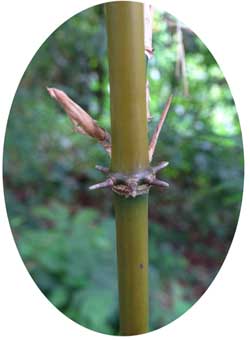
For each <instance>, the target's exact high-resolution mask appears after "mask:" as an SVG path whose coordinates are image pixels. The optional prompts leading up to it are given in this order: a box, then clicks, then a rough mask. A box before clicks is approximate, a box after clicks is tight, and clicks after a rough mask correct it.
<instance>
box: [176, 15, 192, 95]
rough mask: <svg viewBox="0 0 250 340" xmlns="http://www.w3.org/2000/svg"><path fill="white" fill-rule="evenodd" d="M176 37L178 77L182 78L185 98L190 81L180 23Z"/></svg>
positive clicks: (177, 26)
mask: <svg viewBox="0 0 250 340" xmlns="http://www.w3.org/2000/svg"><path fill="white" fill-rule="evenodd" d="M176 35H177V61H176V77H177V78H182V81H183V91H184V96H188V95H189V88H188V81H187V70H186V58H185V48H184V42H183V34H182V28H181V24H180V23H179V21H178V22H177V24H176Z"/></svg>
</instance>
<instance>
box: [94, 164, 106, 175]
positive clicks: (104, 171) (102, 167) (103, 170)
mask: <svg viewBox="0 0 250 340" xmlns="http://www.w3.org/2000/svg"><path fill="white" fill-rule="evenodd" d="M95 168H96V170H98V171H101V172H102V173H103V174H107V173H109V168H106V167H105V166H101V165H96V166H95Z"/></svg>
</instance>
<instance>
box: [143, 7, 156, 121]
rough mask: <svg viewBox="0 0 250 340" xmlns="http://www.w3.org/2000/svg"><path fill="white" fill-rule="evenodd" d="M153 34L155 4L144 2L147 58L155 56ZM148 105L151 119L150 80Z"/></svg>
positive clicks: (147, 93)
mask: <svg viewBox="0 0 250 340" xmlns="http://www.w3.org/2000/svg"><path fill="white" fill-rule="evenodd" d="M152 34H153V6H152V5H150V4H144V46H145V55H146V58H147V60H150V59H151V58H152V57H153V52H154V50H153V46H152ZM146 105H147V120H148V121H151V119H152V117H151V114H150V108H149V106H150V89H149V81H148V79H147V81H146Z"/></svg>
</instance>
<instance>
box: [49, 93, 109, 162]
mask: <svg viewBox="0 0 250 340" xmlns="http://www.w3.org/2000/svg"><path fill="white" fill-rule="evenodd" d="M47 90H48V92H49V94H50V96H51V97H52V98H53V99H55V100H56V101H57V102H58V103H59V104H60V106H61V107H62V108H63V109H64V110H65V111H66V113H67V115H68V117H69V118H70V120H71V122H72V124H73V126H74V130H75V131H76V132H79V133H81V134H83V135H88V136H90V137H92V138H95V139H96V140H97V141H98V142H99V143H100V144H101V145H102V146H103V147H104V149H105V150H106V152H107V153H108V154H109V156H111V137H110V135H109V133H108V132H107V131H106V130H104V129H103V128H101V127H100V126H99V125H98V124H97V122H96V121H95V120H94V119H93V118H92V117H91V116H90V115H89V114H88V113H87V112H86V111H85V110H83V109H82V108H81V107H80V106H79V105H78V104H76V103H75V102H74V101H73V100H72V99H71V98H70V97H69V96H67V94H66V93H65V92H63V91H61V90H58V89H56V88H47Z"/></svg>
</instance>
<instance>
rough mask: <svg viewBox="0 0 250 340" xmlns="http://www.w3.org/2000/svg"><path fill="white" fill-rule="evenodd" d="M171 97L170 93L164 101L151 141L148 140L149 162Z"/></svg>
mask: <svg viewBox="0 0 250 340" xmlns="http://www.w3.org/2000/svg"><path fill="white" fill-rule="evenodd" d="M172 98H173V96H172V95H171V96H170V97H169V98H168V100H167V103H166V105H165V107H164V110H163V111H162V114H161V118H160V120H159V123H158V124H157V126H156V128H155V130H154V133H153V136H152V138H151V141H150V144H149V150H148V154H149V162H151V160H152V158H153V155H154V151H155V147H156V144H157V140H158V137H159V134H160V132H161V128H162V125H163V123H164V121H165V119H166V116H167V113H168V110H169V108H170V105H171V102H172Z"/></svg>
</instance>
